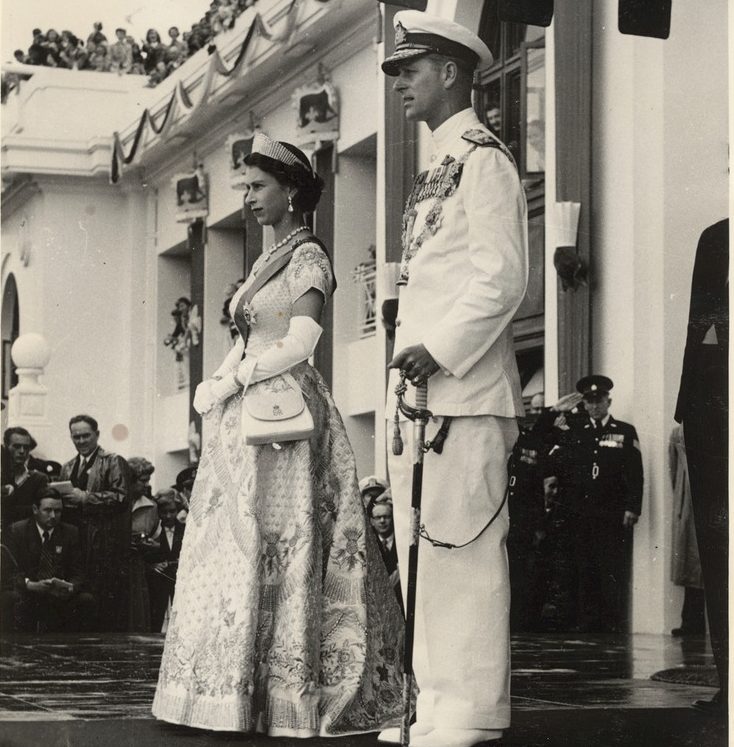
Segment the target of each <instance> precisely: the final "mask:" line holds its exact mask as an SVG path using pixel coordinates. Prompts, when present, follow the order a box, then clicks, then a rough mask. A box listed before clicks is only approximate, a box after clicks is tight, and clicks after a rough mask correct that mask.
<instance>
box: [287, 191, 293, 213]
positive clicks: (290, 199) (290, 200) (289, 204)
mask: <svg viewBox="0 0 734 747" xmlns="http://www.w3.org/2000/svg"><path fill="white" fill-rule="evenodd" d="M288 212H289V213H292V212H293V198H292V197H291V196H290V195H288Z"/></svg>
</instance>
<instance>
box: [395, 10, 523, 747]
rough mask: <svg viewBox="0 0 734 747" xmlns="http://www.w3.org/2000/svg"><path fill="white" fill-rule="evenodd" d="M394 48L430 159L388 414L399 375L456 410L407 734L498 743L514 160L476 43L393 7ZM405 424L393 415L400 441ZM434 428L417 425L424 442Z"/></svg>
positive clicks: (516, 236)
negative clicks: (484, 100) (475, 101)
mask: <svg viewBox="0 0 734 747" xmlns="http://www.w3.org/2000/svg"><path fill="white" fill-rule="evenodd" d="M395 42H396V45H395V46H396V49H395V53H394V54H393V55H392V56H390V57H389V58H388V59H386V60H385V62H384V63H383V66H382V68H383V70H384V72H385V73H386V74H387V75H390V76H394V77H395V84H394V86H393V88H394V90H395V91H396V93H397V94H398V95H399V96H400V97H401V99H402V102H403V107H404V111H405V116H406V117H407V118H408V119H410V120H414V121H422V122H425V123H426V124H427V125H428V128H429V129H430V130H431V141H432V151H433V157H432V160H431V163H430V166H429V168H428V169H427V170H426V171H424V172H422V173H421V174H419V175H418V177H417V178H416V180H415V183H414V185H413V189H412V191H411V194H410V197H409V199H408V202H407V205H406V207H405V213H404V216H403V257H402V264H401V276H400V281H399V285H400V286H401V287H400V299H399V310H398V319H397V320H396V334H395V350H396V351H397V354H396V355H395V358H394V359H393V360H392V361H391V362H390V367H391V368H393V369H394V370H393V371H392V372H391V378H390V384H389V398H388V408H387V409H388V412H387V415H388V417H389V418H390V419H391V420H392V418H393V416H394V413H395V397H394V395H393V392H394V389H395V385H396V384H397V382H398V370H397V369H401V370H402V371H404V372H405V374H406V375H407V377H408V379H409V380H410V381H411V382H412V383H413V384H421V383H423V382H427V383H428V407H429V409H430V410H431V411H432V412H433V413H434V415H435V416H437V420H441V418H442V417H445V416H450V417H451V418H452V421H451V426H450V429H449V433H448V437H447V438H446V440H445V443H444V445H443V453H442V454H441V455H438V454H435V453H430V454H428V455H427V457H426V461H425V465H424V479H423V512H422V521H423V523H424V525H425V530H426V532H427V533H428V534H429V535H430V536H431V537H433V538H434V539H436V540H441V541H443V542H444V543H450V544H454V545H462V547H456V548H454V549H448V548H446V547H441V546H434V545H432V544H430V543H429V542H428V541H422V542H421V550H420V563H419V566H418V580H417V596H418V598H417V605H416V640H415V650H414V669H415V675H416V680H417V683H418V686H419V687H420V690H421V692H420V695H419V696H418V703H417V722H416V725H415V726H414V727H413V728H411V743H412V744H413V745H415V747H470V746H471V745H474V744H478V743H480V742H483V741H485V740H495V739H499V738H501V736H502V731H503V729H506V728H507V727H508V726H509V724H510V701H509V675H510V667H509V620H508V618H509V607H510V599H509V579H508V569H507V553H506V549H505V538H506V536H507V529H508V517H507V507H506V505H505V506H504V507H502V502H503V499H504V497H505V491H506V488H507V471H506V463H507V458H508V456H509V453H510V450H511V448H512V445H513V443H514V442H515V440H516V438H517V433H518V431H517V424H516V417H517V416H518V415H521V414H522V412H523V407H522V398H521V391H520V382H519V376H518V371H517V364H516V362H515V354H514V348H513V337H512V330H511V326H510V322H511V320H512V317H513V315H514V313H515V311H516V310H517V308H518V306H519V305H520V302H521V301H522V298H523V296H524V294H525V287H526V284H527V270H528V260H527V208H526V203H525V197H524V193H523V189H522V185H521V183H520V179H519V177H518V173H517V169H516V168H515V164H514V161H513V159H512V156H511V154H510V153H509V151H508V150H507V148H506V147H505V146H504V145H503V144H502V143H501V142H500V141H499V140H498V139H497V138H496V137H495V136H494V135H493V134H492V133H491V132H490V131H489V130H488V129H487V127H485V126H484V125H482V124H481V123H480V121H479V119H478V118H477V116H476V114H475V113H474V110H473V109H472V107H471V92H472V83H473V73H474V71H475V70H480V71H481V70H485V69H487V68H488V67H489V66H490V65H491V64H492V54H491V52H490V51H489V49H488V48H487V46H486V45H485V44H484V42H482V41H481V40H480V39H479V38H478V37H477V36H476V34H474V33H472V32H470V31H469V30H467V29H466V28H464V27H463V26H460V25H459V24H456V23H453V22H451V21H447V20H444V19H442V18H437V17H435V16H431V15H428V14H425V13H420V12H418V11H400V12H398V13H396V14H395ZM413 391H414V390H413V388H412V387H409V396H408V401H409V402H411V400H412V394H413ZM408 425H409V424H408V423H406V422H402V423H399V427H400V429H401V432H402V436H403V441H404V443H406V444H408V445H409V446H412V440H411V439H410V437H409V436H410V434H409V429H408ZM439 425H440V423H439V422H435V423H433V424H431V425H430V426H429V433H428V436H429V437H432V435H435V430H437V429H438V428H439ZM431 429H434V433H433V434H432V433H431ZM410 452H411V448H406V449H405V452H404V453H403V455H402V456H399V457H398V456H392V457H391V458H390V462H389V470H390V482H391V485H392V490H393V496H394V509H395V527H396V536H397V539H398V556H399V557H402V558H407V557H408V545H409V537H408V535H409V524H410V518H409V517H410V492H411V481H412V480H411V476H412V462H413V456H412V454H411V453H410ZM500 507H502V508H501V510H500ZM495 514H497V516H496V519H495V520H494V522H493V523H491V524H490V525H489V526H486V525H487V524H488V522H489V520H490V519H491V517H492V516H493V515H495ZM485 527H486V528H485ZM483 528H485V529H484V531H482V530H483ZM397 738H398V735H397V730H390V731H389V732H387V733H386V732H383V734H381V739H382V740H383V741H388V740H393V741H396V740H397Z"/></svg>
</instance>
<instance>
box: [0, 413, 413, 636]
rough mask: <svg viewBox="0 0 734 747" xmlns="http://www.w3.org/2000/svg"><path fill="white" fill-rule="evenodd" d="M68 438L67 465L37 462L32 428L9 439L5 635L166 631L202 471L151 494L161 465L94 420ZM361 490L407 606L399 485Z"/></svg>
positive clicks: (3, 524) (0, 520)
mask: <svg viewBox="0 0 734 747" xmlns="http://www.w3.org/2000/svg"><path fill="white" fill-rule="evenodd" d="M69 437H70V440H71V444H73V448H74V449H75V451H76V454H75V455H74V456H73V457H72V458H70V459H68V460H67V461H66V462H64V463H63V464H62V463H60V462H55V461H47V460H43V459H38V458H36V457H34V455H33V451H34V449H35V448H36V446H37V444H36V441H35V439H34V438H33V436H32V435H31V434H30V433H29V432H28V431H27V430H26V429H25V428H22V427H17V426H16V427H12V428H8V429H7V430H6V431H5V433H4V434H3V444H2V452H3V453H2V474H1V476H0V484H1V488H0V531H1V535H0V540H1V542H0V547H1V548H2V564H1V570H2V573H1V574H0V579H1V582H2V583H1V591H2V594H1V602H2V610H0V612H1V616H0V625H1V627H2V631H3V632H5V633H14V632H20V633H46V632H55V631H65V632H74V631H87V632H96V633H104V632H135V633H148V632H165V629H166V627H167V617H168V612H169V611H170V605H171V602H172V600H173V595H174V590H175V584H176V574H177V570H178V560H179V555H180V553H181V546H182V541H183V535H184V531H185V528H186V518H187V515H188V511H189V500H190V497H191V491H192V488H193V485H194V480H195V477H196V467H187V468H186V469H184V470H182V471H181V472H179V474H178V475H177V476H176V480H175V484H173V485H171V486H167V487H164V488H161V489H158V490H157V491H155V492H154V491H153V489H152V486H151V478H152V476H153V474H154V472H155V466H154V465H153V463H152V462H150V461H149V460H148V459H146V458H144V457H137V456H133V457H130V458H128V459H123V458H122V457H121V456H119V455H117V454H114V453H112V452H109V451H106V450H105V449H104V448H103V447H102V446H101V445H100V444H99V427H98V424H97V421H96V420H95V419H94V418H93V417H91V416H89V415H75V416H74V417H72V418H71V419H70V421H69ZM359 487H360V493H361V495H362V499H363V501H364V507H365V511H366V513H367V516H368V517H369V520H370V524H371V526H372V529H373V531H374V533H375V537H376V539H377V544H378V547H379V549H380V554H381V556H382V558H383V561H384V562H385V566H386V568H387V571H388V574H389V576H390V581H391V583H392V585H393V587H394V590H395V594H396V596H397V598H398V600H399V602H400V604H401V605H402V593H401V588H400V576H399V571H398V558H397V548H396V546H395V536H394V527H393V517H392V495H391V493H390V488H389V486H388V484H387V482H386V481H384V480H381V479H379V478H378V477H376V476H374V475H372V476H369V477H366V478H364V479H363V480H361V481H360V484H359Z"/></svg>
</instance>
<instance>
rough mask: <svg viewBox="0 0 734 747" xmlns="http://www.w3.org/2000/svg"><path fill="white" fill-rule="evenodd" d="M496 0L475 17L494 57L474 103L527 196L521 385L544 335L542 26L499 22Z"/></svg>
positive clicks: (518, 331) (537, 368) (539, 356)
mask: <svg viewBox="0 0 734 747" xmlns="http://www.w3.org/2000/svg"><path fill="white" fill-rule="evenodd" d="M497 5H498V2H497V0H486V2H485V5H484V11H483V13H482V19H481V21H480V26H479V36H480V37H481V38H482V39H483V40H484V42H485V43H486V44H487V46H489V48H490V50H491V51H492V54H493V55H494V58H495V59H494V63H493V65H492V67H491V68H490V70H489V71H488V72H487V73H485V74H484V75H483V77H482V81H481V83H480V85H479V87H478V88H477V90H476V95H475V107H476V110H477V115H478V117H479V118H480V119H481V120H482V121H483V122H484V123H485V124H486V125H487V126H488V127H489V129H490V130H492V132H493V133H494V134H495V135H497V137H499V139H500V140H502V142H503V143H504V144H505V145H507V147H508V148H509V150H510V152H511V153H512V155H513V156H514V158H515V162H516V164H517V167H518V170H519V172H520V177H521V178H522V182H523V186H524V188H525V192H526V195H527V200H528V250H529V262H530V273H529V278H528V289H527V293H526V294H525V298H524V300H523V302H522V304H521V305H520V308H519V309H518V310H517V313H516V314H515V317H514V319H513V333H514V337H515V348H516V350H517V353H518V355H517V357H518V364H519V367H520V370H521V372H522V379H523V382H522V383H523V386H525V385H526V384H527V383H528V382H529V381H531V380H532V379H533V376H534V375H536V374H538V375H540V376H542V370H543V347H544V335H545V319H544V304H545V297H544V295H545V293H544V288H545V268H544V264H545V263H544V258H545V122H546V114H545V29H544V28H543V27H541V26H525V25H523V24H517V23H505V22H500V21H499V20H498V17H497ZM528 400H529V398H528ZM528 403H529V402H526V405H527V404H528Z"/></svg>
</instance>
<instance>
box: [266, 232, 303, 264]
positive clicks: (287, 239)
mask: <svg viewBox="0 0 734 747" xmlns="http://www.w3.org/2000/svg"><path fill="white" fill-rule="evenodd" d="M309 230H311V229H309V227H308V226H298V228H294V229H293V230H292V231H291V232H290V233H289V234H288V235H287V236H286V237H285V238H284V239H281V240H280V241H279V242H278V243H277V244H273V245H272V246H271V247H270V249H268V250H267V252H265V257H264V258H263V264H265V262H267V261H268V260H269V259H270V258H271V257H272V256H273V254H274V253H275V252H276V251H277V250H278V249H280V247H281V246H285V245H286V244H287V243H289V242H290V240H291V239H292V238H293V237H294V236H295V235H296V234H297V233H300V232H301V231H309Z"/></svg>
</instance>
